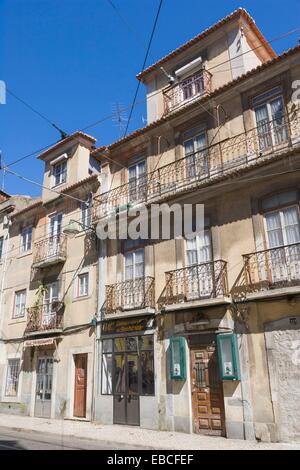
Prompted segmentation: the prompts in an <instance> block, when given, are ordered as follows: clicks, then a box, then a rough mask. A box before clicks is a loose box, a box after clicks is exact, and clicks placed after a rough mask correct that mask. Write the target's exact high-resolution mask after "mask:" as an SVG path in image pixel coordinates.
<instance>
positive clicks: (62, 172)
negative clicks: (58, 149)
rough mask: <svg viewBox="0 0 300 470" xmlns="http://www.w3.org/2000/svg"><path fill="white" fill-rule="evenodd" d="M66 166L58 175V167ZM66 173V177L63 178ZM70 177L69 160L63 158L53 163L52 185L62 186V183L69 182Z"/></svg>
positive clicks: (53, 186)
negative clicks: (57, 179)
mask: <svg viewBox="0 0 300 470" xmlns="http://www.w3.org/2000/svg"><path fill="white" fill-rule="evenodd" d="M62 166H65V169H64V170H61V171H60V172H59V173H58V175H56V169H57V168H58V167H62ZM63 175H64V178H63ZM57 176H59V181H58V182H57V181H56V178H57ZM67 178H68V161H67V160H61V161H59V162H57V163H55V164H54V165H52V184H51V187H52V188H55V187H57V186H61V185H62V184H65V183H66V182H67Z"/></svg>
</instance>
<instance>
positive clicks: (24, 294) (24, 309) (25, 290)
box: [12, 289, 27, 319]
mask: <svg viewBox="0 0 300 470" xmlns="http://www.w3.org/2000/svg"><path fill="white" fill-rule="evenodd" d="M18 295H21V296H22V297H23V296H24V297H25V299H23V301H22V302H21V303H19V304H17V298H18ZM21 300H22V299H21ZM26 301H27V289H20V290H18V291H15V297H14V309H13V316H12V318H13V319H18V318H24V317H25V313H26ZM17 305H21V306H23V307H22V311H21V314H20V312H18V313H17ZM22 312H23V313H22Z"/></svg>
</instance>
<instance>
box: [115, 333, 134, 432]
mask: <svg viewBox="0 0 300 470" xmlns="http://www.w3.org/2000/svg"><path fill="white" fill-rule="evenodd" d="M133 340H135V338H133ZM138 370H139V367H138V353H137V352H122V353H117V354H115V387H114V424H128V425H131V426H139V424H140V400H139V390H138Z"/></svg>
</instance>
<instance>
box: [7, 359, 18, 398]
mask: <svg viewBox="0 0 300 470" xmlns="http://www.w3.org/2000/svg"><path fill="white" fill-rule="evenodd" d="M19 372H20V359H9V360H8V365H7V377H6V389H5V395H6V396H10V397H16V396H17V394H18V383H19Z"/></svg>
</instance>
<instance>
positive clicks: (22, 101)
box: [6, 87, 68, 139]
mask: <svg viewBox="0 0 300 470" xmlns="http://www.w3.org/2000/svg"><path fill="white" fill-rule="evenodd" d="M6 91H7V92H8V93H9V94H10V95H11V96H13V97H14V98H15V99H16V100H18V101H20V103H22V104H24V106H26V107H27V108H28V109H30V110H31V111H32V112H33V113H35V114H37V116H39V117H40V118H42V119H43V120H44V121H46V122H47V123H48V124H50V125H51V126H52V127H54V129H56V130H57V131H58V132H59V133H60V136H61V138H62V139H65V137H67V135H68V134H67V133H66V132H65V131H63V130H62V129H61V128H60V127H58V126H57V125H56V124H55V123H54V122H52V121H51V120H50V119H48V118H47V116H45V115H44V114H42V113H40V112H39V111H37V110H36V109H35V108H34V107H33V106H31V104H29V103H27V102H26V101H25V100H23V98H20V97H19V96H17V95H16V94H15V93H14V92H13V91H11V90H10V89H9V88H7V87H6Z"/></svg>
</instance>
